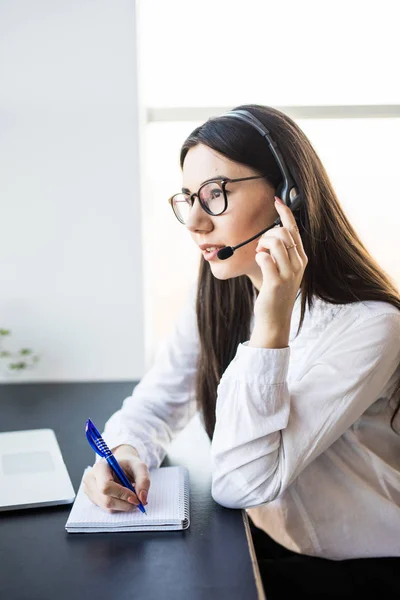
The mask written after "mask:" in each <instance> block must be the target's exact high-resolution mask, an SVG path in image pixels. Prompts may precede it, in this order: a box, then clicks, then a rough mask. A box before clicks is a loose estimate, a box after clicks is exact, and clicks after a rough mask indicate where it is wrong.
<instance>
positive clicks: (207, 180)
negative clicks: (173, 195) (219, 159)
mask: <svg viewBox="0 0 400 600" xmlns="http://www.w3.org/2000/svg"><path fill="white" fill-rule="evenodd" d="M218 179H229V177H227V176H226V175H215V177H213V178H212V179H206V180H205V181H203V183H201V184H200V187H201V186H202V185H204V184H205V183H209V182H211V181H216V180H218ZM182 192H183V193H184V194H191V191H190V190H188V188H184V187H183V188H182Z"/></svg>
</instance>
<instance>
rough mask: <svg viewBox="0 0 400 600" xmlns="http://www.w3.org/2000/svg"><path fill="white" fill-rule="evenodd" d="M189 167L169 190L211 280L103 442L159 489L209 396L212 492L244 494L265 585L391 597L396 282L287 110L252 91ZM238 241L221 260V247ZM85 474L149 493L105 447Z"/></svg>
mask: <svg viewBox="0 0 400 600" xmlns="http://www.w3.org/2000/svg"><path fill="white" fill-rule="evenodd" d="M240 115H241V118H240ZM246 115H247V116H246ZM235 116H236V117H237V118H234V117H235ZM257 123H258V124H259V125H260V126H257ZM280 159H282V160H281V161H280ZM181 167H182V172H183V188H182V193H178V194H175V195H174V196H172V197H171V199H170V202H171V205H172V207H173V209H174V212H175V215H176V216H177V217H178V219H179V220H180V221H181V222H182V223H184V224H185V226H186V227H187V229H188V230H189V232H190V234H191V236H192V238H193V241H194V242H195V243H196V244H198V245H202V246H203V256H204V259H202V260H201V264H200V269H199V277H198V283H197V284H196V288H195V289H193V290H192V293H191V294H189V296H188V301H187V303H186V305H185V307H184V309H183V310H182V313H181V315H180V317H179V319H178V320H177V322H176V324H175V327H174V329H173V331H172V333H171V335H170V337H169V338H168V340H167V343H166V344H165V346H164V347H163V348H162V349H161V350H160V352H159V353H158V355H157V357H156V360H155V364H154V366H153V367H152V368H151V369H150V370H149V371H148V372H147V373H146V375H145V376H144V377H143V379H142V380H141V382H140V383H139V384H138V385H137V386H136V388H135V390H134V392H133V394H132V396H130V397H128V398H126V399H125V400H124V402H123V406H122V408H121V409H120V410H119V411H117V412H116V413H115V414H114V415H112V416H111V418H110V419H109V421H108V422H107V423H106V427H105V431H104V438H105V441H106V442H107V443H108V445H109V446H110V447H111V448H114V453H115V455H116V457H117V458H118V460H119V462H120V463H121V465H122V466H123V468H124V469H126V471H127V472H128V473H129V474H130V476H131V477H132V479H133V480H134V481H135V483H136V491H137V493H138V495H139V498H140V500H141V501H142V502H143V503H146V501H147V492H148V490H149V486H150V481H149V472H148V469H149V468H151V467H156V466H159V465H160V464H161V461H162V459H163V457H164V455H165V452H166V449H167V446H168V443H169V442H170V440H171V439H172V437H173V436H174V435H176V433H177V432H179V431H180V430H181V429H182V428H183V427H184V426H185V425H186V423H187V422H188V421H189V419H190V418H191V417H192V415H193V414H194V413H195V411H196V410H197V409H199V410H200V414H201V416H202V418H203V422H204V426H205V429H206V431H207V433H208V436H209V438H210V440H211V455H212V465H213V478H212V495H213V497H214V499H215V500H216V501H217V502H218V503H220V504H222V505H223V506H226V507H230V508H246V509H248V514H249V516H250V518H251V526H252V533H253V539H254V543H255V548H256V554H257V558H258V563H259V566H260V571H261V575H262V577H263V581H264V586H265V589H266V593H267V597H268V600H271V599H272V600H273V599H274V598H281V597H283V596H284V595H285V593H287V592H291V591H292V592H293V591H294V592H296V593H297V594H298V593H303V594H308V595H317V596H319V597H324V598H329V597H335V598H336V597H347V595H348V597H350V596H354V594H356V593H359V592H362V591H364V590H369V591H371V590H373V589H374V586H375V588H376V590H377V591H380V592H381V593H384V594H386V596H385V597H391V594H392V595H393V596H394V594H395V593H396V591H397V590H396V588H397V587H398V584H397V583H396V579H397V573H396V571H398V568H399V564H400V563H399V558H398V557H399V556H400V507H399V505H400V452H399V450H400V435H399V427H398V425H399V424H398V423H397V424H396V419H397V417H398V408H399V392H400V383H399V380H400V369H399V362H400V295H399V292H398V290H397V289H396V287H395V285H394V283H393V282H392V281H391V279H390V278H389V277H388V275H386V274H385V273H384V272H383V270H382V269H381V268H380V267H379V265H378V264H377V263H376V262H375V261H374V260H373V258H372V257H371V256H370V254H369V253H368V251H367V250H366V248H365V247H364V246H363V244H362V242H361V241H360V239H359V238H358V237H357V234H356V232H355V231H354V229H353V228H352V226H351V224H350V223H349V221H348V219H347V218H346V215H345V213H344V211H343V209H342V207H341V206H340V203H339V201H338V199H337V197H336V195H335V192H334V190H333V188H332V185H331V183H330V181H329V178H328V176H327V174H326V171H325V169H324V167H323V165H322V164H321V161H320V160H319V158H318V156H317V154H316V152H315V150H314V149H313V147H312V145H311V144H310V142H309V140H308V139H307V137H306V136H305V135H304V133H303V132H302V131H301V129H300V128H299V127H298V126H297V124H296V123H295V122H293V121H292V120H291V119H290V118H289V117H287V116H286V115H285V114H283V113H281V112H280V111H278V110H275V109H272V108H269V107H263V106H258V105H246V106H240V107H237V108H236V109H233V111H232V112H231V113H229V114H227V115H223V116H220V117H216V118H213V119H210V120H208V121H207V122H206V123H204V124H203V125H202V126H201V127H198V128H197V129H195V130H194V131H193V133H192V134H191V135H190V136H189V137H188V139H187V140H186V141H185V143H184V144H183V147H182V150H181ZM290 182H292V183H294V182H295V188H294V189H292V187H291V183H290ZM276 195H278V196H279V195H281V196H282V195H283V196H284V200H285V202H286V204H287V205H286V204H285V203H282V202H279V198H278V197H277V198H276V199H274V196H276ZM196 200H197V202H196ZM289 205H291V206H292V209H293V212H292V210H291V209H290V208H289ZM277 219H279V220H277ZM275 222H276V223H278V224H280V225H281V226H275V227H274V226H273V225H274V223H275ZM260 231H262V232H264V233H263V234H262V235H261V234H260V233H259V232H260ZM253 238H254V239H253ZM248 239H250V240H251V241H250V242H248V243H246V244H243V242H244V241H247V240H248ZM235 245H236V246H238V248H236V246H235ZM232 246H233V248H234V249H235V251H234V254H233V255H231V254H232V251H230V252H228V253H227V254H228V255H231V256H230V257H229V258H228V259H225V260H222V259H221V258H219V257H218V256H217V252H218V250H215V249H214V250H212V248H215V247H227V248H228V249H229V247H232ZM204 248H211V250H210V251H207V250H204ZM224 252H225V253H226V250H225V251H224ZM220 257H221V254H220ZM396 425H397V426H396ZM84 484H85V490H86V493H87V494H88V496H89V497H90V498H91V499H92V501H93V502H95V503H96V504H98V505H99V506H100V507H102V508H103V509H105V510H109V511H114V510H117V511H118V510H123V511H125V510H131V509H132V505H135V504H137V502H138V501H137V499H136V498H132V497H130V493H129V491H128V490H127V489H126V488H124V487H122V486H120V485H119V484H118V483H116V482H115V481H114V480H113V476H112V473H111V472H110V470H109V467H108V465H107V464H106V463H105V461H102V460H99V461H97V462H96V464H95V466H94V468H93V469H92V470H91V472H90V473H89V474H88V475H87V476H86V477H85V480H84ZM396 595H397V594H396Z"/></svg>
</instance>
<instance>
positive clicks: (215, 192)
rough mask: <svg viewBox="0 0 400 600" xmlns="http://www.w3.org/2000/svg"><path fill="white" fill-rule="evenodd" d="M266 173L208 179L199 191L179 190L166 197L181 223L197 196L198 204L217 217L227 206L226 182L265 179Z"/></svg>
mask: <svg viewBox="0 0 400 600" xmlns="http://www.w3.org/2000/svg"><path fill="white" fill-rule="evenodd" d="M265 177H266V175H253V176H252V177H240V179H221V178H216V179H210V180H209V181H206V182H205V183H203V184H202V185H201V186H200V188H199V191H198V192H197V194H196V193H194V194H187V193H185V192H179V193H178V194H174V195H173V196H171V198H169V199H168V202H169V203H170V205H171V207H172V210H173V211H174V215H175V216H176V218H177V219H178V221H180V222H181V223H182V224H183V225H185V223H187V220H188V218H189V215H190V211H191V209H192V206H193V204H194V199H195V197H197V198H198V199H199V202H200V206H201V207H202V208H203V210H205V211H206V213H208V214H209V215H211V216H213V217H217V216H219V215H222V213H223V212H225V211H226V209H227V208H228V199H227V197H226V189H225V188H226V185H227V184H228V183H236V182H238V181H249V180H250V179H265Z"/></svg>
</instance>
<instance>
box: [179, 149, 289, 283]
mask: <svg viewBox="0 0 400 600" xmlns="http://www.w3.org/2000/svg"><path fill="white" fill-rule="evenodd" d="M253 175H258V173H257V172H255V171H254V170H253V169H251V168H250V167H247V166H245V165H242V164H240V163H236V162H233V161H231V160H229V159H228V158H226V157H225V156H223V155H222V154H219V153H218V152H216V151H215V150H212V149H211V148H209V147H208V146H205V145H204V144H198V145H197V146H195V147H193V148H191V149H190V150H189V152H188V153H187V155H186V157H185V162H184V164H183V181H182V188H186V190H189V191H190V193H191V194H193V193H197V191H198V189H199V187H200V186H201V184H202V183H204V182H205V181H207V180H209V179H213V178H215V177H223V178H227V179H238V178H240V177H251V176H253ZM186 190H185V191H186ZM226 190H227V192H228V193H227V199H228V208H227V209H226V211H225V212H224V213H222V214H221V215H219V216H216V217H214V216H211V215H209V214H208V213H206V212H205V211H204V210H203V208H202V207H201V206H200V203H199V201H198V198H197V197H196V198H195V201H194V204H193V207H192V208H191V211H190V215H189V218H188V220H187V222H186V227H187V228H188V230H189V231H190V234H191V236H192V238H193V241H194V242H195V243H196V244H197V245H200V244H207V245H209V246H236V245H237V244H240V243H242V242H244V241H245V240H246V239H248V238H250V237H252V236H253V235H256V234H257V233H258V232H259V231H262V229H265V228H266V227H268V225H272V223H273V222H274V221H275V219H277V218H278V216H279V215H278V212H277V211H276V209H275V206H274V193H275V190H274V188H273V187H272V186H271V185H270V184H269V183H268V182H267V180H266V179H253V180H250V181H239V182H237V183H228V184H227V186H226ZM258 240H259V237H257V238H256V239H255V240H253V241H252V242H249V243H248V244H246V245H245V246H242V247H241V248H238V249H237V250H235V252H234V253H233V255H232V256H231V257H230V258H227V259H226V260H220V259H219V258H218V257H217V256H215V257H214V258H212V259H211V260H210V261H209V263H210V268H211V271H212V273H213V275H214V276H215V277H216V278H217V279H230V278H231V277H238V276H239V275H247V276H248V277H249V278H250V280H251V281H252V283H253V285H254V286H255V287H256V289H258V290H259V289H260V287H261V284H262V272H261V269H260V267H259V266H258V264H257V263H256V260H255V255H256V252H255V249H256V246H257V243H258ZM199 252H201V253H202V250H200V249H199ZM202 260H205V258H202Z"/></svg>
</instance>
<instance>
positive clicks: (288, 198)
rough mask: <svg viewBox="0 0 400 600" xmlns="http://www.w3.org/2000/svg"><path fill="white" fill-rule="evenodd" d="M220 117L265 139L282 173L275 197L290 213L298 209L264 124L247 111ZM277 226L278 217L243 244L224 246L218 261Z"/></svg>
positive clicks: (287, 175)
mask: <svg viewBox="0 0 400 600" xmlns="http://www.w3.org/2000/svg"><path fill="white" fill-rule="evenodd" d="M222 116H224V117H234V118H236V119H240V120H242V121H244V122H246V123H248V124H249V125H251V126H252V127H255V128H256V129H257V131H258V132H259V133H261V135H262V136H263V137H265V138H266V140H267V142H268V144H269V147H270V150H271V152H272V154H273V156H274V158H275V160H276V163H277V165H278V167H279V169H280V171H281V173H282V177H283V183H282V184H281V185H280V186H279V187H278V189H277V193H276V195H277V196H278V197H279V198H281V200H282V202H283V203H284V204H286V206H288V207H289V208H290V209H291V211H292V212H295V211H296V210H297V209H298V208H299V206H300V204H301V203H302V196H301V195H300V194H298V192H297V190H296V187H295V183H294V180H293V178H292V176H291V175H290V172H289V169H288V167H287V165H286V163H285V161H284V160H283V157H282V155H281V153H280V151H279V148H278V145H277V144H276V142H274V140H273V139H272V137H271V134H270V133H269V131H268V129H267V128H266V127H265V125H264V123H261V121H260V120H259V119H257V118H256V117H255V116H254V115H253V114H252V113H251V112H249V111H247V110H235V111H231V112H228V113H226V114H224V115H222ZM277 225H279V226H281V227H282V222H281V219H280V217H278V218H277V219H276V221H274V223H272V225H269V226H268V227H266V228H265V229H263V230H262V231H260V232H259V233H257V234H256V235H253V237H251V238H250V239H248V240H246V241H245V242H242V243H241V244H238V245H237V246H225V248H221V250H218V252H217V257H218V258H219V259H220V260H226V259H227V258H229V257H230V256H232V254H233V253H234V252H235V250H237V249H238V248H241V247H242V246H244V245H245V244H248V243H249V242H252V241H253V240H255V239H256V238H258V237H260V236H261V235H262V234H263V233H265V232H266V231H268V230H269V229H272V228H273V227H276V226H277Z"/></svg>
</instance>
